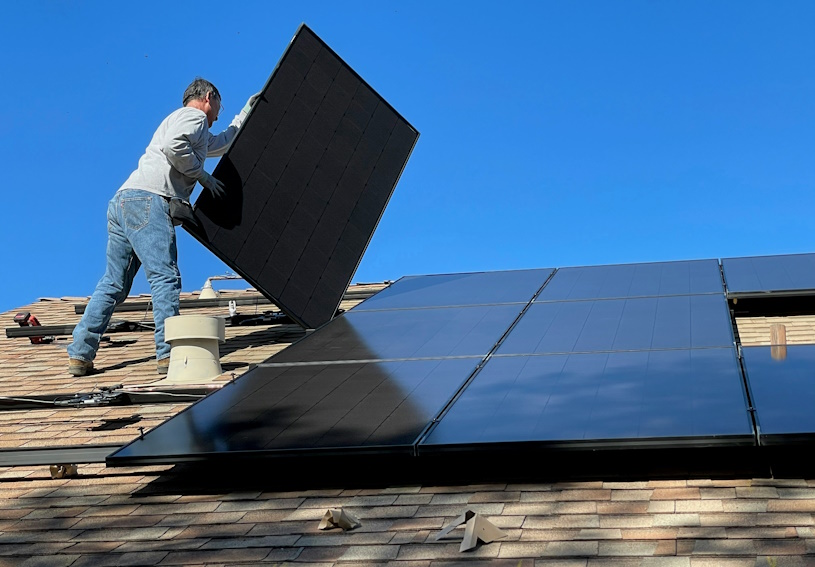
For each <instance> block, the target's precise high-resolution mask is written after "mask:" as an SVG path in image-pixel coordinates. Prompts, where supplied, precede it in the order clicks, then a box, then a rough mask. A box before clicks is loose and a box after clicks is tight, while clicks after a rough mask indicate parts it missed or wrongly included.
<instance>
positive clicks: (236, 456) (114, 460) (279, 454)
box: [105, 439, 413, 467]
mask: <svg viewBox="0 0 815 567" xmlns="http://www.w3.org/2000/svg"><path fill="white" fill-rule="evenodd" d="M138 441H139V439H136V440H134V441H131V442H130V443H128V444H127V445H125V446H124V447H121V448H120V449H119V450H118V451H116V452H115V453H112V454H110V455H108V457H107V458H106V459H105V463H106V464H107V465H108V466H112V467H127V466H133V465H174V464H178V463H200V462H206V463H213V464H229V463H233V462H235V461H242V462H256V461H259V460H267V459H275V460H276V459H301V458H327V459H334V458H337V457H365V456H399V455H402V456H410V455H412V454H413V446H412V445H390V446H379V445H374V446H370V447H365V446H362V447H358V446H354V447H308V448H302V449H268V450H257V451H224V452H222V453H196V454H180V455H176V454H166V455H149V456H127V455H124V456H122V455H119V453H121V452H123V451H125V450H126V449H127V448H128V447H131V446H133V445H134V444H135V443H138Z"/></svg>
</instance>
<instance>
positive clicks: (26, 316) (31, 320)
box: [14, 311, 54, 345]
mask: <svg viewBox="0 0 815 567" xmlns="http://www.w3.org/2000/svg"><path fill="white" fill-rule="evenodd" d="M14 322H15V323H17V324H18V325H20V326H21V327H41V326H42V325H40V322H39V320H37V318H36V317H34V315H32V314H31V313H29V312H28V311H22V312H20V313H17V315H15V316H14ZM29 339H30V340H31V344H33V345H39V344H45V343H51V342H54V337H45V336H36V337H29Z"/></svg>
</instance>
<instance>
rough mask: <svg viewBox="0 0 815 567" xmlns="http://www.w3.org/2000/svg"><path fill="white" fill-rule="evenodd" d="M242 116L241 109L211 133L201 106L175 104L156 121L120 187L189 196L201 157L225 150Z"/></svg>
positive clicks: (198, 175)
mask: <svg viewBox="0 0 815 567" xmlns="http://www.w3.org/2000/svg"><path fill="white" fill-rule="evenodd" d="M243 118H244V113H243V112H241V113H240V114H238V115H237V116H235V119H234V120H233V121H232V123H231V124H230V125H229V127H228V128H227V129H226V130H224V131H223V132H221V133H220V134H218V135H217V136H213V135H212V134H210V133H209V124H208V123H207V115H206V114H205V113H204V112H203V111H202V110H198V109H197V108H192V107H189V106H185V107H183V108H179V109H178V110H176V111H175V112H173V113H172V114H170V115H169V116H168V117H167V118H165V119H164V120H163V121H162V122H161V124H159V127H158V129H156V133H155V134H153V139H152V140H150V144H149V145H148V146H147V149H146V150H145V151H144V155H143V156H142V157H141V158H140V159H139V166H138V168H136V171H134V172H133V173H131V174H130V177H128V178H127V181H125V182H124V184H123V185H122V186H121V187H120V189H143V190H144V191H149V192H150V193H156V194H158V195H163V196H164V197H171V198H172V197H178V198H180V199H184V200H189V198H190V195H191V194H192V190H193V188H194V187H195V182H196V181H198V179H200V178H201V177H202V175H203V174H204V160H205V159H206V158H207V157H216V156H222V155H224V154H225V153H226V150H227V149H228V148H229V145H230V144H231V143H232V140H233V139H234V138H235V134H237V132H238V128H240V126H241V123H242V122H243Z"/></svg>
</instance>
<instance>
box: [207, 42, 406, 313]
mask: <svg viewBox="0 0 815 567" xmlns="http://www.w3.org/2000/svg"><path fill="white" fill-rule="evenodd" d="M418 136H419V134H418V132H417V131H416V130H415V129H414V128H413V127H412V126H410V124H408V123H407V122H406V121H405V119H404V118H402V117H401V116H400V115H399V114H398V113H397V112H396V111H395V110H394V109H393V108H392V107H391V106H390V105H389V104H388V103H387V102H386V101H385V100H384V99H383V98H382V97H380V96H379V95H378V94H377V93H376V92H374V90H373V89H372V88H371V87H370V86H369V85H368V84H367V83H366V82H365V81H363V80H362V79H361V78H360V77H359V76H358V75H357V74H356V73H355V72H354V71H353V70H352V69H351V68H350V67H349V66H348V65H347V64H346V63H345V62H344V61H342V60H341V59H340V58H339V57H338V56H337V54H336V53H334V52H333V51H332V50H331V49H330V48H329V47H328V46H327V45H326V44H325V43H324V42H323V41H322V40H320V39H319V38H318V37H317V36H316V35H315V34H314V33H313V32H312V31H311V30H310V29H309V28H307V27H306V26H302V27H301V28H300V29H299V30H298V32H297V34H296V35H295V37H294V39H293V40H292V42H291V45H290V46H289V48H288V49H287V50H286V52H285V53H284V55H283V57H282V59H281V60H280V63H279V64H278V66H277V68H276V69H275V71H274V72H273V73H272V76H271V77H270V78H269V81H268V83H267V84H266V87H265V88H264V89H263V92H262V95H261V98H260V99H259V100H258V101H257V102H256V103H255V106H254V107H253V109H252V112H251V113H250V115H249V117H248V118H247V120H246V122H245V123H244V125H243V127H242V128H241V130H240V131H239V132H238V135H237V137H236V139H235V141H234V142H233V144H232V147H231V148H230V149H229V152H228V153H227V154H226V155H225V156H224V157H223V158H222V159H221V161H220V162H219V164H218V166H217V168H216V169H215V171H214V172H213V174H214V176H215V177H216V178H217V179H220V180H221V181H223V182H224V183H225V185H226V187H227V193H228V198H225V199H216V198H213V197H212V196H211V194H210V193H209V192H206V191H205V192H203V193H202V194H201V196H200V197H199V199H198V201H197V202H196V203H195V213H196V217H197V218H198V220H199V223H200V227H199V228H198V229H196V230H191V233H192V234H193V236H195V237H196V238H197V239H198V240H200V241H201V242H202V243H203V244H204V245H205V246H207V248H209V249H210V250H211V251H212V252H213V253H215V254H216V255H217V256H218V257H219V258H221V259H222V260H223V261H224V262H225V263H226V264H228V265H229V266H230V267H231V268H232V269H233V270H235V271H236V272H237V273H238V274H240V275H241V276H243V277H244V278H245V279H246V280H247V281H249V282H251V283H252V284H253V285H254V286H255V287H256V288H257V289H258V290H259V291H261V292H262V293H263V294H264V295H266V296H267V297H268V298H269V299H270V300H271V301H272V302H273V303H275V304H277V305H278V306H280V308H281V309H282V310H283V311H285V312H286V313H287V314H288V315H289V316H290V317H292V319H294V320H295V321H297V322H298V323H299V324H301V325H303V326H304V327H309V328H316V327H319V326H320V325H322V324H324V323H326V322H328V321H330V320H331V318H332V317H333V316H334V314H335V313H336V310H337V307H338V306H339V303H340V300H341V299H342V294H343V293H344V292H345V289H346V288H347V286H348V284H349V283H350V281H351V277H352V276H353V274H354V271H355V270H356V268H357V266H358V265H359V262H360V260H361V258H362V255H363V253H364V251H365V248H366V247H367V245H368V242H369V241H370V239H371V236H372V235H373V232H374V230H375V228H376V225H377V224H378V222H379V219H380V217H381V216H382V213H383V211H384V209H385V206H386V205H387V203H388V200H389V199H390V196H391V193H392V192H393V189H394V187H395V186H396V182H397V181H398V179H399V176H400V175H401V173H402V169H403V168H404V166H405V164H406V162H407V160H408V157H409V156H410V153H411V151H412V149H413V146H414V144H415V143H416V140H417V138H418Z"/></svg>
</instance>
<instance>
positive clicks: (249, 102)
mask: <svg viewBox="0 0 815 567" xmlns="http://www.w3.org/2000/svg"><path fill="white" fill-rule="evenodd" d="M259 98H260V93H255V94H253V95H252V96H250V97H249V100H247V101H246V105H245V106H244V107H243V110H242V112H243V113H244V114H249V111H250V110H251V109H252V107H253V106H254V105H255V103H256V102H257V100H258V99H259Z"/></svg>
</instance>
